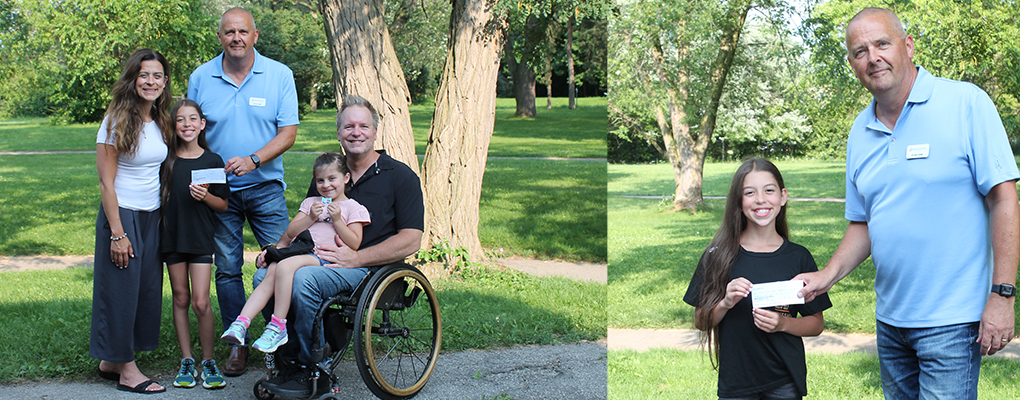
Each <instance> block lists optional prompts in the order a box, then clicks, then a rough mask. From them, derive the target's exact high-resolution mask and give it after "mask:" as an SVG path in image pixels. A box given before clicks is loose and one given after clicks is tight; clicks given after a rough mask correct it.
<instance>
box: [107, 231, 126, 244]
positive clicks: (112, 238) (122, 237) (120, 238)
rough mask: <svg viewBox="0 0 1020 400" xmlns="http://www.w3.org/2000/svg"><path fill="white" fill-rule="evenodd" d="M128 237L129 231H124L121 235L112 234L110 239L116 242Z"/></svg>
mask: <svg viewBox="0 0 1020 400" xmlns="http://www.w3.org/2000/svg"><path fill="white" fill-rule="evenodd" d="M126 237H127V232H124V235H122V236H121V237H113V236H110V240H112V241H114V242H119V241H121V240H123V239H124V238H126Z"/></svg>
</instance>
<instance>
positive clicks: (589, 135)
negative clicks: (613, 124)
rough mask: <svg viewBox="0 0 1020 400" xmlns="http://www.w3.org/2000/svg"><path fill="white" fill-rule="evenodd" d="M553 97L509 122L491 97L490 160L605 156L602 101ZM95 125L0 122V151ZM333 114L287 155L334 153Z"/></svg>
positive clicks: (78, 138)
mask: <svg viewBox="0 0 1020 400" xmlns="http://www.w3.org/2000/svg"><path fill="white" fill-rule="evenodd" d="M577 100H578V102H577V108H576V109H574V110H570V109H568V108H567V104H566V102H567V99H565V98H563V99H560V98H556V99H553V109H552V110H546V109H545V99H539V101H538V103H539V104H540V105H541V107H539V108H538V115H537V116H536V117H535V118H533V119H527V118H514V116H513V115H514V111H515V110H516V103H515V102H514V99H496V122H495V126H494V128H493V137H492V140H491V141H490V143H489V156H490V157H568V158H603V159H604V158H606V124H607V114H606V98H604V97H585V98H579V99H577ZM433 109H434V106H432V105H412V106H411V107H410V112H411V128H412V129H413V130H414V142H415V152H416V153H417V154H419V155H422V154H425V146H426V143H427V142H426V141H427V139H428V133H429V125H430V124H431V121H432V113H433ZM98 130H99V124H98V123H93V124H73V125H50V123H49V120H47V119H46V118H19V119H14V120H8V121H0V151H57V150H61V151H66V150H79V151H95V150H96V142H95V139H96V132H97V131H98ZM337 149H339V145H338V144H337V141H336V110H330V109H324V110H319V111H317V112H314V113H309V114H307V115H305V116H303V117H302V118H301V125H299V126H298V134H297V139H296V140H295V141H294V146H293V147H291V148H290V151H312V152H320V151H336V150H337Z"/></svg>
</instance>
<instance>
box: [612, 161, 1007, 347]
mask: <svg viewBox="0 0 1020 400" xmlns="http://www.w3.org/2000/svg"><path fill="white" fill-rule="evenodd" d="M777 165H778V167H779V169H780V171H782V172H783V178H784V180H785V183H786V185H787V189H788V191H789V192H790V196H791V197H842V195H843V189H842V186H843V183H842V182H843V172H842V168H843V166H842V165H843V164H842V163H841V162H821V161H798V162H780V163H777ZM736 167H737V164H736V163H724V164H723V163H720V164H716V163H711V164H706V168H705V170H706V173H705V182H706V185H705V187H706V189H705V194H706V195H718V196H724V195H725V193H726V190H727V189H728V186H729V181H730V179H731V178H732V174H733V171H734V170H736ZM671 174H672V171H671V169H670V166H669V165H662V164H659V165H610V166H609V182H608V187H609V193H610V195H609V198H608V204H609V205H608V208H607V210H608V217H607V221H608V232H609V238H610V240H609V241H608V246H609V294H608V295H609V298H608V304H609V310H608V315H609V326H610V327H612V328H687V329H693V326H694V323H693V314H694V308H693V307H691V306H688V305H687V304H685V303H683V301H682V298H683V295H684V293H685V292H686V290H687V285H688V283H689V282H690V279H691V276H692V275H693V274H694V269H695V267H696V266H697V262H698V259H699V258H700V257H701V253H702V252H703V251H704V250H705V246H707V245H708V242H709V241H711V239H712V236H713V235H714V234H715V231H716V229H718V227H719V221H721V220H722V211H723V207H724V206H725V201H724V200H708V201H706V206H705V207H704V208H703V209H702V210H701V211H699V212H697V213H689V212H677V213H670V212H667V210H668V207H667V206H668V205H667V204H665V203H664V202H663V201H662V200H656V199H635V198H624V197H618V196H620V195H622V194H643V195H662V194H664V193H663V192H662V191H660V189H661V188H662V185H661V183H660V182H662V181H663V180H667V182H671V181H672V175H671ZM665 194H672V188H667V191H666V192H665ZM787 211H788V220H789V223H790V237H791V240H793V241H794V242H796V243H800V244H802V245H804V246H805V247H807V249H808V250H810V251H811V253H812V255H813V256H814V258H815V262H816V263H817V264H818V265H819V267H820V268H821V267H824V266H825V263H826V262H828V260H829V258H830V257H832V253H833V252H834V251H835V250H836V247H837V246H838V245H839V241H840V240H841V239H842V236H843V232H844V231H845V230H846V226H847V224H848V223H847V221H846V220H845V219H844V218H843V204H842V203H831V202H814V201H791V202H790V203H788V206H787ZM874 274H875V271H874V266H873V265H872V264H871V260H870V259H869V260H867V261H865V262H864V263H863V264H861V265H860V266H859V267H857V269H855V270H854V272H852V273H851V274H850V275H848V276H847V277H846V278H844V279H843V280H842V281H840V282H839V283H837V284H836V286H834V287H833V289H832V291H831V292H830V299H831V300H832V303H833V308H831V309H829V310H826V311H825V329H826V331H828V332H861V333H871V334H873V333H874V332H875V319H874V312H875V291H874ZM1017 307H1018V309H1020V304H1017ZM1018 322H1020V320H1018ZM1017 328H1018V331H1020V324H1018V325H1017Z"/></svg>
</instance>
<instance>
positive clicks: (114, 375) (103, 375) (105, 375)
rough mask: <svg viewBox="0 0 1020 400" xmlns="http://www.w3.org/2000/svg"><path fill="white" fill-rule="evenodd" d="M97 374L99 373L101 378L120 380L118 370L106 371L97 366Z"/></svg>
mask: <svg viewBox="0 0 1020 400" xmlns="http://www.w3.org/2000/svg"><path fill="white" fill-rule="evenodd" d="M96 374H97V375H99V377H100V378H103V379H106V380H108V381H119V380H120V374H118V373H116V372H106V371H103V370H102V369H100V368H99V367H96Z"/></svg>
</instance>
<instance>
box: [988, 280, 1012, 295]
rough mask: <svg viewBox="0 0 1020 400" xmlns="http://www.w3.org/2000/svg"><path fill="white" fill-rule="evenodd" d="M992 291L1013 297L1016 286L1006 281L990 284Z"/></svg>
mask: <svg viewBox="0 0 1020 400" xmlns="http://www.w3.org/2000/svg"><path fill="white" fill-rule="evenodd" d="M992 293H998V294H999V295H1000V296H1002V297H1013V296H1015V295H1016V287H1015V286H1013V285H1010V284H1008V283H1003V284H999V285H992Z"/></svg>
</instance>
